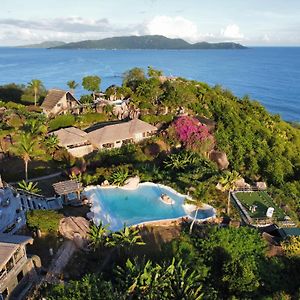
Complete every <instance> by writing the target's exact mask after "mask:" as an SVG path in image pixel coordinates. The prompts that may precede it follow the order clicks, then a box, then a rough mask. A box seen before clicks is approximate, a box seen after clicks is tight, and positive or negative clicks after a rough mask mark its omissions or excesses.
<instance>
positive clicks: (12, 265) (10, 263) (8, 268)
mask: <svg viewBox="0 0 300 300" xmlns="http://www.w3.org/2000/svg"><path fill="white" fill-rule="evenodd" d="M13 267H14V260H13V258H12V257H11V258H10V260H9V261H8V262H7V263H6V270H7V273H8V272H9V271H11V270H12V269H13Z"/></svg>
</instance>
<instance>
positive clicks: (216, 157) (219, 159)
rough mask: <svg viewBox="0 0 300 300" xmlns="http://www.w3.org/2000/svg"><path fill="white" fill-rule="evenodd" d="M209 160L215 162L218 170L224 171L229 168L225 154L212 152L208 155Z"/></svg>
mask: <svg viewBox="0 0 300 300" xmlns="http://www.w3.org/2000/svg"><path fill="white" fill-rule="evenodd" d="M209 159H210V160H212V161H213V162H215V163H216V164H217V165H218V168H219V169H220V170H225V169H227V168H228V166H229V161H228V158H227V155H226V153H225V152H222V151H217V150H212V151H210V153H209Z"/></svg>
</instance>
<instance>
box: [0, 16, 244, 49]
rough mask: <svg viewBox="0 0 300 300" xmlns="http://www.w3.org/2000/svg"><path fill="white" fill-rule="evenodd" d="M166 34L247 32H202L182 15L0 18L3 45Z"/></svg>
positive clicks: (233, 30)
mask: <svg viewBox="0 0 300 300" xmlns="http://www.w3.org/2000/svg"><path fill="white" fill-rule="evenodd" d="M144 34H149V35H154V34H157V35H164V36H166V37H169V38H182V39H185V40H187V41H189V42H199V41H208V42H219V41H224V39H226V40H241V39H243V38H244V35H243V34H242V33H241V32H240V29H239V27H238V26H237V25H236V24H232V25H228V26H227V27H226V28H225V29H222V30H220V31H219V32H217V33H211V32H201V31H200V29H199V27H198V26H197V24H196V23H195V22H193V21H191V20H188V19H186V18H184V17H182V16H175V17H170V16H164V15H161V16H155V17H153V18H152V19H150V20H147V21H144V22H142V23H133V24H127V25H119V24H112V23H111V22H110V21H109V20H108V19H106V18H102V19H91V18H81V17H76V16H73V17H66V18H54V19H35V20H22V19H12V18H6V19H0V45H2V46H4V45H21V44H31V43H38V42H42V41H50V40H62V41H65V42H76V41H82V40H88V39H101V38H106V37H112V36H124V35H144Z"/></svg>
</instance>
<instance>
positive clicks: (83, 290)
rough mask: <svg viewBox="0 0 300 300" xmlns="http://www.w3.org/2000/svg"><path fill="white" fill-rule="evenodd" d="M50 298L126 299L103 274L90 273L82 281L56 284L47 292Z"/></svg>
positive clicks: (65, 299)
mask: <svg viewBox="0 0 300 300" xmlns="http://www.w3.org/2000/svg"><path fill="white" fill-rule="evenodd" d="M47 299H49V300H58V299H60V300H79V299H99V300H100V299H106V300H115V299H120V300H121V299H124V300H125V298H124V297H123V298H121V295H119V293H118V292H116V291H115V290H114V288H113V286H112V283H111V282H109V281H105V280H104V279H103V278H102V277H101V276H96V275H92V274H88V275H86V276H84V277H83V278H82V279H81V280H80V281H71V282H70V283H69V284H67V285H65V284H60V285H56V286H54V287H53V288H52V290H50V292H49V293H48V294H47Z"/></svg>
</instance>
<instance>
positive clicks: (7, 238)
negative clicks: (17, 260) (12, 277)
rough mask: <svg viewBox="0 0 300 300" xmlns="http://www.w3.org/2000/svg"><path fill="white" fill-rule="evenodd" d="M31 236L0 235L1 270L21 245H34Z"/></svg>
mask: <svg viewBox="0 0 300 300" xmlns="http://www.w3.org/2000/svg"><path fill="white" fill-rule="evenodd" d="M32 242H33V239H32V238H31V237H29V236H23V235H11V234H0V269H2V268H3V266H4V265H5V264H6V263H7V262H8V260H9V259H10V258H11V256H12V255H13V253H14V252H15V251H16V250H17V249H18V248H19V246H20V245H24V244H28V243H32Z"/></svg>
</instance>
